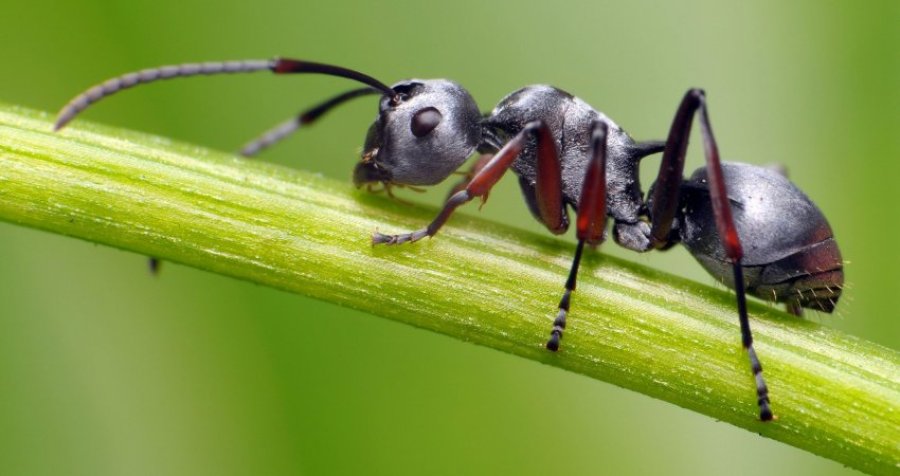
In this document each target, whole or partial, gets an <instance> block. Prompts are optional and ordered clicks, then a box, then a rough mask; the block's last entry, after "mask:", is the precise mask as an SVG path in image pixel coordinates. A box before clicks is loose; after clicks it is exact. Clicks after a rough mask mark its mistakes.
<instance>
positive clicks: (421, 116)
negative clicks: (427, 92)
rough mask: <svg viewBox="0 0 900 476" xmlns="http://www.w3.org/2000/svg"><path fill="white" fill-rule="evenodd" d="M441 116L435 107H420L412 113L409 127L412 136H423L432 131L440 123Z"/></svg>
mask: <svg viewBox="0 0 900 476" xmlns="http://www.w3.org/2000/svg"><path fill="white" fill-rule="evenodd" d="M442 118H443V116H442V115H441V113H440V111H438V110H437V109H435V108H433V107H426V108H422V109H419V110H418V111H416V113H415V114H414V115H413V117H412V122H411V123H410V124H409V128H410V130H412V133H413V135H414V136H416V137H423V136H425V135H428V133H429V132H431V131H433V130H434V128H435V127H437V126H438V124H440V123H441V119H442Z"/></svg>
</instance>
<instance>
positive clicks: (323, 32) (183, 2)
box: [0, 0, 900, 475]
mask: <svg viewBox="0 0 900 476" xmlns="http://www.w3.org/2000/svg"><path fill="white" fill-rule="evenodd" d="M655 3H656V2H647V1H632V2H598V1H581V2H570V3H566V2H528V3H525V2H482V1H470V0H465V1H457V2H422V1H406V2H396V3H386V2H372V3H371V4H369V3H362V2H355V1H352V2H348V1H344V0H330V1H327V2H303V1H300V2H273V1H267V0H258V1H254V2H244V1H233V0H220V1H218V2H194V1H187V0H179V1H169V0H153V1H148V0H132V1H129V2H111V1H110V2H96V1H91V2H88V1H80V2H72V1H46V0H31V1H29V2H6V3H5V4H4V6H3V16H4V19H5V21H3V25H2V31H0V58H2V59H3V66H2V74H0V101H5V102H10V103H16V104H22V105H25V106H30V107H34V108H39V109H44V110H48V111H54V112H55V111H56V110H58V108H59V107H60V106H62V105H63V104H64V103H65V102H66V101H67V100H68V99H69V98H70V97H71V96H72V95H74V94H75V93H77V92H79V91H80V90H82V89H84V88H86V87H87V86H90V85H92V84H94V83H96V82H98V81H100V80H103V79H106V78H108V77H110V76H113V75H117V74H120V73H123V72H126V71H130V70H134V69H139V68H143V67H148V66H156V65H161V64H167V63H177V62H183V61H203V60H218V59H243V58H267V57H271V56H274V55H284V56H293V57H297V58H305V59H312V60H317V61H323V62H331V63H336V64H340V65H345V66H349V67H354V68H358V69H360V70H362V71H364V72H366V73H368V74H371V75H373V76H375V77H377V78H379V79H381V80H382V81H385V82H388V83H391V82H394V81H397V80H400V79H403V78H407V77H426V78H427V77H447V78H452V79H454V80H457V81H459V82H460V83H462V84H463V85H465V86H466V87H467V88H469V90H470V91H471V92H472V94H473V96H474V97H475V98H476V100H478V101H479V103H480V104H481V107H482V108H483V109H484V110H489V109H490V108H492V107H493V105H494V104H496V102H497V101H498V100H499V99H500V98H501V97H503V96H504V95H505V94H507V93H508V92H511V91H513V90H515V89H517V88H519V87H521V86H524V85H527V84H533V83H549V84H553V85H557V86H559V87H561V88H563V89H566V90H568V91H570V92H573V93H574V94H577V95H578V96H580V97H581V98H583V99H585V100H586V101H588V102H589V103H591V104H593V105H594V106H595V107H596V108H598V109H600V110H602V111H604V112H605V113H607V114H608V115H610V116H611V117H612V118H613V119H615V120H616V121H617V122H618V123H619V124H621V125H622V126H623V127H625V128H626V129H628V130H629V131H630V132H631V133H632V134H633V135H634V136H635V137H636V138H638V139H659V138H663V137H664V136H665V134H666V131H667V128H668V125H669V122H670V121H671V118H672V116H673V114H674V111H675V107H676V106H677V103H678V100H679V99H680V97H681V95H682V94H683V93H684V91H685V90H686V89H687V88H688V87H691V86H702V87H704V88H705V89H706V90H707V93H708V98H709V103H710V107H711V112H710V114H711V117H712V120H713V125H714V127H715V130H716V134H717V137H718V139H719V143H720V147H721V149H722V152H723V155H724V156H725V157H726V158H731V159H735V160H741V161H747V162H752V163H757V164H764V163H773V162H779V163H782V164H785V165H786V166H787V167H788V169H789V170H790V173H791V177H792V179H793V180H794V181H795V182H797V183H798V184H799V185H800V187H801V188H803V189H804V190H805V191H806V192H807V193H808V194H809V195H810V196H811V197H812V198H813V199H814V200H815V201H816V202H817V203H818V204H819V206H820V207H821V208H822V209H823V210H824V211H825V213H826V215H827V216H828V217H829V220H830V222H831V225H832V227H833V228H834V231H835V233H836V236H837V237H838V239H839V242H840V244H841V249H842V251H843V254H844V258H845V259H846V260H848V261H849V262H850V264H848V265H847V267H846V275H847V280H848V285H847V290H846V293H845V295H844V297H843V298H842V300H841V303H840V305H839V311H838V313H837V314H836V315H834V316H828V315H815V314H812V315H810V316H809V319H812V320H815V321H818V322H822V323H824V324H825V325H828V326H834V327H837V328H840V329H844V330H846V331H847V332H850V333H853V334H856V335H859V336H861V337H864V338H866V339H870V340H873V341H876V342H879V343H881V344H884V345H887V346H890V347H893V348H898V347H900V319H898V317H897V315H896V312H895V310H894V308H895V306H896V305H897V303H896V301H895V300H894V299H895V298H896V297H897V296H898V295H900V286H898V282H900V280H898V279H897V270H898V264H900V262H898V261H900V260H898V256H900V253H898V251H897V249H896V246H897V243H896V241H897V240H896V237H897V236H900V225H898V220H900V211H898V199H897V196H896V195H895V194H896V191H897V190H898V183H897V182H898V180H900V173H898V172H900V160H898V159H900V134H898V132H897V127H898V125H900V120H898V119H900V112H898V111H900V88H898V85H900V28H897V25H898V21H900V2H896V1H891V0H885V1H883V2H859V3H851V2H840V1H798V2H782V1H766V2H718V1H691V2H680V4H678V5H676V4H675V2H669V3H662V4H659V5H657V4H655ZM350 87H355V86H354V85H353V84H352V83H349V82H347V81H342V80H338V79H331V78H325V77H271V76H267V75H266V74H262V73H261V74H257V75H244V76H232V77H215V78H203V79H201V78H197V79H193V80H184V81H180V80H179V81H173V82H168V83H165V84H156V85H153V86H147V87H146V88H140V89H138V90H133V91H128V92H126V93H123V94H121V95H118V96H116V97H114V98H111V99H110V100H109V101H106V102H104V103H103V104H102V105H100V106H98V107H96V108H94V109H92V110H91V111H90V112H89V113H87V114H86V115H85V119H90V120H93V121H101V122H106V123H109V124H115V125H119V126H124V127H129V128H133V129H137V130H143V131H149V132H153V133H158V134H162V135H166V136H170V137H174V138H177V139H181V140H185V141H190V142H195V143H198V144H203V145H206V146H210V147H213V148H219V149H222V150H236V149H237V148H238V147H239V146H240V145H241V144H243V142H244V141H245V140H246V139H249V138H252V137H254V136H255V135H256V134H257V133H259V132H261V131H263V130H264V129H266V128H268V127H269V126H271V125H273V124H275V123H276V122H278V121H280V120H282V119H284V118H287V117H288V116H290V115H291V114H293V113H295V112H296V111H298V110H300V109H302V108H303V107H305V106H306V105H309V104H312V103H314V102H315V101H317V100H319V99H322V98H324V97H326V96H328V95H330V94H333V93H336V92H340V91H343V90H346V89H348V88H350ZM374 114H375V103H374V101H373V100H365V99H363V100H360V101H358V102H355V103H353V104H350V105H348V106H346V107H343V108H341V109H340V110H337V111H335V112H334V113H333V114H332V115H331V116H329V117H328V118H327V119H326V120H324V121H322V122H321V123H320V124H317V125H316V127H315V129H314V130H309V131H301V133H300V134H298V135H297V136H295V137H293V138H291V139H290V140H289V141H287V142H286V143H284V144H282V145H280V146H279V147H277V148H276V149H273V150H271V151H270V152H267V153H265V154H264V155H263V156H262V158H261V160H267V161H272V162H277V163H281V164H284V165H286V166H290V167H298V168H304V169H308V170H313V171H317V172H321V173H322V174H324V175H327V176H331V177H335V178H337V179H341V180H346V181H347V184H348V185H347V186H348V187H350V186H351V185H350V181H349V178H350V171H351V170H352V165H353V163H354V161H355V159H356V157H357V155H356V154H357V151H358V148H359V147H360V145H361V144H362V140H363V137H364V133H365V130H366V127H367V125H368V123H369V122H370V121H371V119H372V118H373V117H374ZM649 160H650V162H648V166H647V167H646V170H647V173H646V174H644V180H645V183H649V182H650V181H651V180H652V176H653V174H654V173H655V168H656V164H657V162H656V159H649ZM701 163H702V155H701V154H700V147H699V142H697V141H695V147H693V149H692V152H691V156H690V162H689V164H688V169H689V170H693V168H695V167H697V166H700V165H701ZM0 166H2V165H0ZM445 190H446V186H444V187H440V188H439V189H438V190H434V191H431V192H430V193H428V194H425V195H417V194H406V195H404V197H405V198H408V199H411V200H415V201H421V202H425V203H431V204H436V203H438V202H439V201H440V200H441V199H442V197H443V195H444V192H445ZM465 213H476V208H475V207H470V208H468V209H466V210H465ZM482 213H483V214H484V215H486V216H489V217H493V218H494V219H496V220H498V221H503V222H507V223H511V224H515V225H518V226H521V227H523V228H528V229H533V230H540V228H539V227H538V226H537V225H536V223H534V222H533V220H532V218H531V217H530V215H529V214H528V212H527V211H526V210H525V207H524V204H523V203H522V201H521V199H520V197H519V192H518V190H517V187H516V185H515V183H514V181H513V180H510V179H508V178H507V179H506V180H504V181H503V183H501V186H500V190H497V191H495V192H494V193H492V195H491V202H490V203H489V205H488V206H487V207H485V209H484V211H483V212H482ZM451 225H452V224H451ZM569 239H571V238H569ZM603 251H604V252H609V253H615V254H617V255H620V256H625V257H627V258H628V259H631V260H634V261H638V262H640V263H644V264H646V265H649V266H653V267H657V268H661V269H667V270H670V271H672V272H675V273H678V274H681V275H686V276H690V277H692V278H695V279H697V280H701V281H704V282H712V280H711V279H710V278H709V277H707V276H706V275H705V273H704V272H703V271H702V270H701V269H700V267H699V265H697V264H696V263H695V262H694V261H693V260H692V258H691V257H690V256H689V255H687V254H686V253H685V252H684V251H683V250H681V249H677V250H673V251H671V252H668V253H665V254H663V253H652V254H646V255H637V254H634V253H629V252H623V251H622V250H620V249H616V247H615V246H614V245H609V246H606V247H604V249H603ZM0 263H2V264H0V302H2V304H0V474H4V475H32V474H48V475H49V474H67V475H77V474H85V475H106V474H110V475H111V474H116V475H123V474H127V475H132V474H170V475H171V474H392V475H393V474H546V473H550V472H558V473H559V474H573V475H574V474H604V473H609V474H657V473H667V474H701V475H702V474H710V475H712V474H725V473H727V474H769V475H782V474H791V475H798V474H815V475H826V474H828V475H831V474H849V473H853V471H852V470H848V469H845V468H842V467H841V466H840V465H839V464H837V463H834V462H831V461H827V460H825V459H822V458H819V457H816V456H813V455H810V454H808V453H805V452H802V451H800V450H796V449H794V448H791V447H788V446H785V445H782V444H780V443H775V442H772V441H769V440H765V439H763V438H761V437H759V436H757V435H754V434H752V433H749V432H747V431H744V430H738V429H735V428H733V427H730V426H728V425H725V424H721V423H717V422H714V421H712V420H710V419H708V418H706V417H702V416H698V415H695V414H692V413H690V412H687V411H685V410H682V409H680V408H677V407H675V406H672V405H669V404H665V403H662V402H659V401H655V400H652V399H650V398H648V397H644V396H642V395H639V394H635V393H632V392H629V391H625V390H622V389H619V388H617V387H614V386H611V385H608V384H604V383H601V382H596V381H591V380H588V379H586V378H583V377H580V376H577V375H573V374H568V373H565V372H563V371H560V370H557V369H552V368H549V367H545V366H542V365H539V364H537V363H534V362H530V361H524V360H521V359H517V358H513V357H510V356H508V355H504V354H501V353H499V352H495V351H492V350H489V349H484V348H479V347H475V346H472V345H469V344H465V343H461V342H458V341H455V340H452V339H449V338H447V337H444V336H439V335H435V334H431V333H428V332H425V331H421V330H417V329H412V328H409V327H405V326H403V325H399V324H395V323H392V322H389V321H386V320H382V319H378V318H373V317H371V316H368V315H363V314H361V313H358V312H354V311H351V310H347V309H342V308H339V307H336V306H333V305H329V304H324V303H320V302H316V301H312V300H309V299H305V298H303V297H301V296H295V295H289V294H286V293H283V292H278V291H274V290H271V289H265V288H261V287H258V286H255V285H251V284H248V283H244V282H238V281H235V280H231V279H227V278H223V277H220V276H215V275H211V274H208V273H204V272H200V271H196V270H193V269H189V268H185V267H182V266H179V265H176V264H171V263H167V264H165V265H164V268H163V270H162V274H161V276H159V277H158V278H156V279H154V278H152V277H150V276H149V275H148V273H147V272H146V268H145V266H146V265H145V258H144V257H142V256H138V255H135V254H131V253H125V252H121V251H118V250H113V249H109V248H105V247H100V246H96V245H93V244H90V243H85V242H81V241H77V240H74V239H68V238H63V237H59V236H52V235H49V234H46V233H43V232H38V231H34V230H30V229H24V228H21V227H18V226H14V225H10V224H6V223H0ZM563 279H564V277H563V276H560V285H562V281H563ZM326 285H327V284H326ZM554 304H555V303H548V313H549V312H551V310H552V309H551V308H552V307H553V306H554ZM576 318H577V316H576ZM738 338H739V337H738V327H737V323H736V322H735V345H739V341H738ZM762 358H763V362H765V360H764V359H765V356H762ZM660 365H665V363H664V362H661V363H660ZM748 392H749V390H748ZM749 395H750V394H749V393H748V397H749ZM775 405H777V402H775ZM750 417H751V415H748V418H750Z"/></svg>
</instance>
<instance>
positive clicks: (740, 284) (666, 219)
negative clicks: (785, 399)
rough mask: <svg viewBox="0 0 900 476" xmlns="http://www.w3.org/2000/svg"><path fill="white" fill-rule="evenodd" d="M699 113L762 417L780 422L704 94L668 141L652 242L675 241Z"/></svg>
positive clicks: (693, 93) (685, 105) (687, 101)
mask: <svg viewBox="0 0 900 476" xmlns="http://www.w3.org/2000/svg"><path fill="white" fill-rule="evenodd" d="M698 110H699V113H700V117H699V119H700V130H701V134H702V136H703V146H704V151H705V155H706V171H707V176H708V178H709V194H710V200H711V201H712V206H713V213H714V215H715V220H716V230H717V231H718V232H719V236H720V237H721V239H722V246H723V248H724V249H725V254H726V256H727V257H728V259H729V260H731V263H732V269H733V271H734V290H735V293H736V294H737V307H738V320H739V322H740V326H741V342H742V344H743V346H744V349H745V350H746V351H747V356H748V358H749V359H750V369H751V371H752V372H753V377H754V380H755V381H756V395H757V403H758V404H759V418H760V419H761V420H763V421H769V420H772V419H773V418H774V416H773V414H772V409H771V407H770V405H769V390H768V387H766V382H765V380H764V379H763V376H762V365H760V363H759V359H758V358H757V356H756V351H755V350H754V349H753V335H752V333H751V332H750V320H749V318H748V316H747V298H746V290H745V287H744V274H743V269H742V266H741V259H742V258H743V256H744V252H743V249H742V248H741V241H740V239H739V237H738V234H737V227H736V226H735V224H734V218H733V216H732V214H731V206H730V205H729V203H728V194H727V190H726V189H725V179H724V177H723V173H722V164H721V162H720V160H719V149H718V146H717V145H716V140H715V137H714V136H713V132H712V126H711V125H710V122H709V113H708V112H707V109H706V96H705V94H704V93H703V91H702V90H700V89H691V90H689V91H688V92H687V94H685V96H684V99H682V101H681V105H680V106H679V107H678V111H677V112H676V113H675V119H674V120H673V121H672V128H671V129H670V131H669V138H668V141H667V142H666V149H665V152H664V153H663V158H662V164H661V165H660V169H659V176H658V177H657V180H656V186H655V189H654V193H653V197H652V202H653V203H652V209H651V211H650V217H651V219H652V222H653V223H652V228H651V240H653V243H654V246H656V247H658V248H660V247H663V246H665V245H666V244H667V243H668V242H669V241H670V240H669V234H670V232H671V228H672V222H673V220H674V217H675V213H676V211H677V210H678V206H679V196H678V195H679V190H680V187H681V182H682V180H683V178H682V177H683V170H684V157H685V151H686V149H687V143H688V138H689V137H690V133H691V122H692V120H693V117H694V114H695V113H696V112H697V111H698Z"/></svg>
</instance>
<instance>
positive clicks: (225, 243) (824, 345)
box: [0, 105, 900, 474]
mask: <svg viewBox="0 0 900 476" xmlns="http://www.w3.org/2000/svg"><path fill="white" fill-rule="evenodd" d="M434 213H435V210H434V209H426V208H424V207H408V206H398V205H396V204H393V203H391V202H390V201H387V200H385V199H382V198H377V197H374V198H373V197H371V196H369V195H368V194H365V193H359V192H356V191H355V190H353V188H352V187H351V186H349V185H347V184H345V183H336V182H333V181H330V180H326V179H323V178H318V177H315V176H313V175H312V174H309V173H304V172H300V171H296V170H292V169H285V168H282V167H277V166H273V165H268V164H265V163H260V162H255V161H247V160H242V159H239V158H236V157H233V156H230V155H226V154H222V153H218V152H213V151H209V150H206V149H203V148H199V147H195V146H189V145H184V144H176V143H173V142H171V141H169V140H166V139H161V138H159V137H153V136H148V135H144V134H137V133H133V132H127V131H122V130H119V129H113V128H109V127H101V126H97V125H93V124H90V123H88V122H84V121H79V122H77V123H75V124H74V125H72V126H70V127H69V128H67V129H65V130H63V131H62V132H60V133H53V132H51V124H50V121H49V118H48V117H47V116H46V115H44V114H41V113H37V112H34V111H30V110H25V109H21V108H16V107H11V106H4V105H0V220H5V221H9V222H12V223H18V224H22V225H25V226H30V227H34V228H40V229H43V230H48V231H51V232H54V233H60V234H65V235H70V236H74V237H78V238H82V239H85V240H90V241H93V242H97V243H103V244H106V245H110V246H114V247H118V248H122V249H126V250H130V251H134V252H136V253H141V254H144V255H149V256H155V257H159V258H161V259H163V260H166V261H173V262H179V263H184V264H187V265H190V266H194V267H196V268H200V269H205V270H209V271H212V272H216V273H220V274H224V275H228V276H233V277H236V278H240V279H244V280H247V281H251V282H254V283H259V284H265V285H268V286H272V287H275V288H279V289H284V290H288V291H292V292H296V293H300V294H304V295H308V296H313V297H316V298H319V299H322V300H325V301H330V302H334V303H338V304H341V305H343V306H347V307H352V308H355V309H361V310H364V311H367V312H370V313H372V314H375V315H378V316H383V317H386V318H389V319H394V320H397V321H401V322H405V323H408V324H411V325H414V326H417V327H421V328H425V329H431V330H433V331H437V332H440V333H443V334H447V335H450V336H453V337H456V338H458V339H462V340H465V341H469V342H473V343H476V344H479V345H484V346H488V347H492V348H494V349H498V350H501V351H504V352H509V353H511V354H516V355H520V356H522V357H525V358H529V359H532V360H536V361H539V362H543V363H546V364H550V365H554V366H557V367H560V368H564V369H567V370H571V371H573V372H577V373H580V374H583V375H587V376H590V377H593V378H596V379H599V380H603V381H606V382H611V383H614V384H616V385H619V386H622V387H625V388H628V389H632V390H635V391H637V392H640V393H643V394H646V395H650V396H652V397H655V398H659V399H662V400H665V401H668V402H672V403H674V404H676V405H679V406H681V407H685V408H689V409H691V410H694V411H696V412H698V413H702V414H704V415H708V416H710V417H712V418H715V419H718V420H722V421H726V422H729V423H731V424H733V425H736V426H739V427H741V428H746V429H748V430H750V431H753V432H756V433H759V434H761V435H763V436H765V437H768V438H773V439H776V440H779V441H783V442H785V443H787V444H790V445H794V446H796V447H798V448H803V449H805V450H807V451H810V452H812V453H815V454H818V455H821V456H824V457H826V458H830V459H833V460H835V461H839V462H841V463H844V464H846V465H848V466H851V467H854V468H857V469H860V470H862V471H866V472H870V473H873V474H897V473H898V470H900V353H898V352H896V351H894V350H891V349H887V348H884V347H880V346H878V345H875V344H872V343H869V342H865V341H862V340H860V339H858V338H855V337H853V336H848V335H844V334H842V333H840V332H837V331H834V330H831V329H829V328H827V327H823V326H821V325H818V324H816V323H813V322H809V321H804V320H798V319H796V318H793V317H790V316H788V315H786V314H784V313H782V312H780V311H778V310H775V309H773V308H771V307H767V306H765V305H762V304H759V303H751V305H750V312H751V320H752V321H753V328H754V334H755V336H756V350H757V352H758V353H759V355H760V358H761V359H762V361H763V364H764V365H765V376H766V379H767V380H768V383H769V387H770V389H771V398H772V404H773V408H774V410H775V413H776V415H777V416H778V420H777V421H774V422H771V423H762V422H760V421H758V420H757V406H756V398H755V392H754V385H753V380H752V377H751V374H750V370H749V364H748V361H747V356H746V355H745V353H744V351H743V350H742V349H741V346H740V333H739V331H738V324H737V318H736V316H735V311H734V297H733V295H731V294H730V293H728V292H726V291H724V290H721V289H713V288H710V287H707V286H703V285H699V284H696V283H693V282H690V281H687V280H684V279H681V278H678V277H675V276H671V275H668V274H664V273H661V272H658V271H654V270H651V269H647V268H644V267H642V266H638V265H635V264H633V263H629V262H626V261H621V260H617V259H614V258H611V257H608V256H604V255H602V254H598V253H588V254H587V256H586V259H585V263H584V266H583V267H582V274H581V276H580V281H579V286H578V291H577V292H576V293H575V295H574V296H573V300H574V307H573V311H574V312H573V314H572V316H571V318H570V325H569V328H568V330H567V332H566V335H565V339H564V340H563V348H562V350H561V351H560V352H559V353H551V352H548V351H546V350H545V349H544V348H543V344H544V342H545V340H546V339H547V337H548V333H549V330H550V328H551V323H552V320H553V317H554V315H555V307H556V303H557V301H558V300H559V297H560V295H561V293H562V285H563V281H564V278H565V276H566V272H567V270H568V267H569V264H570V262H571V257H572V252H573V249H574V246H573V245H572V244H571V243H568V242H565V241H561V240H556V239H553V238H548V237H544V236H540V235H535V234H530V233H526V232H523V231H520V230H516V229H512V228H508V227H504V226H500V225H497V224H494V223H489V222H486V221H484V220H479V219H477V218H471V217H468V216H465V214H460V215H459V216H455V217H453V219H452V220H451V221H450V223H449V224H448V226H446V227H445V228H444V230H442V231H441V233H440V235H439V236H438V237H437V238H436V239H433V240H424V241H422V242H419V243H416V244H412V245H403V246H397V247H386V246H379V247H373V246H371V242H370V236H371V234H372V232H373V231H374V230H376V229H380V230H382V231H384V232H389V233H390V232H400V231H408V230H411V229H415V228H418V227H420V226H422V225H423V224H424V223H426V222H427V221H428V220H430V219H431V218H432V217H433V216H434ZM338 338H339V337H338Z"/></svg>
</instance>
